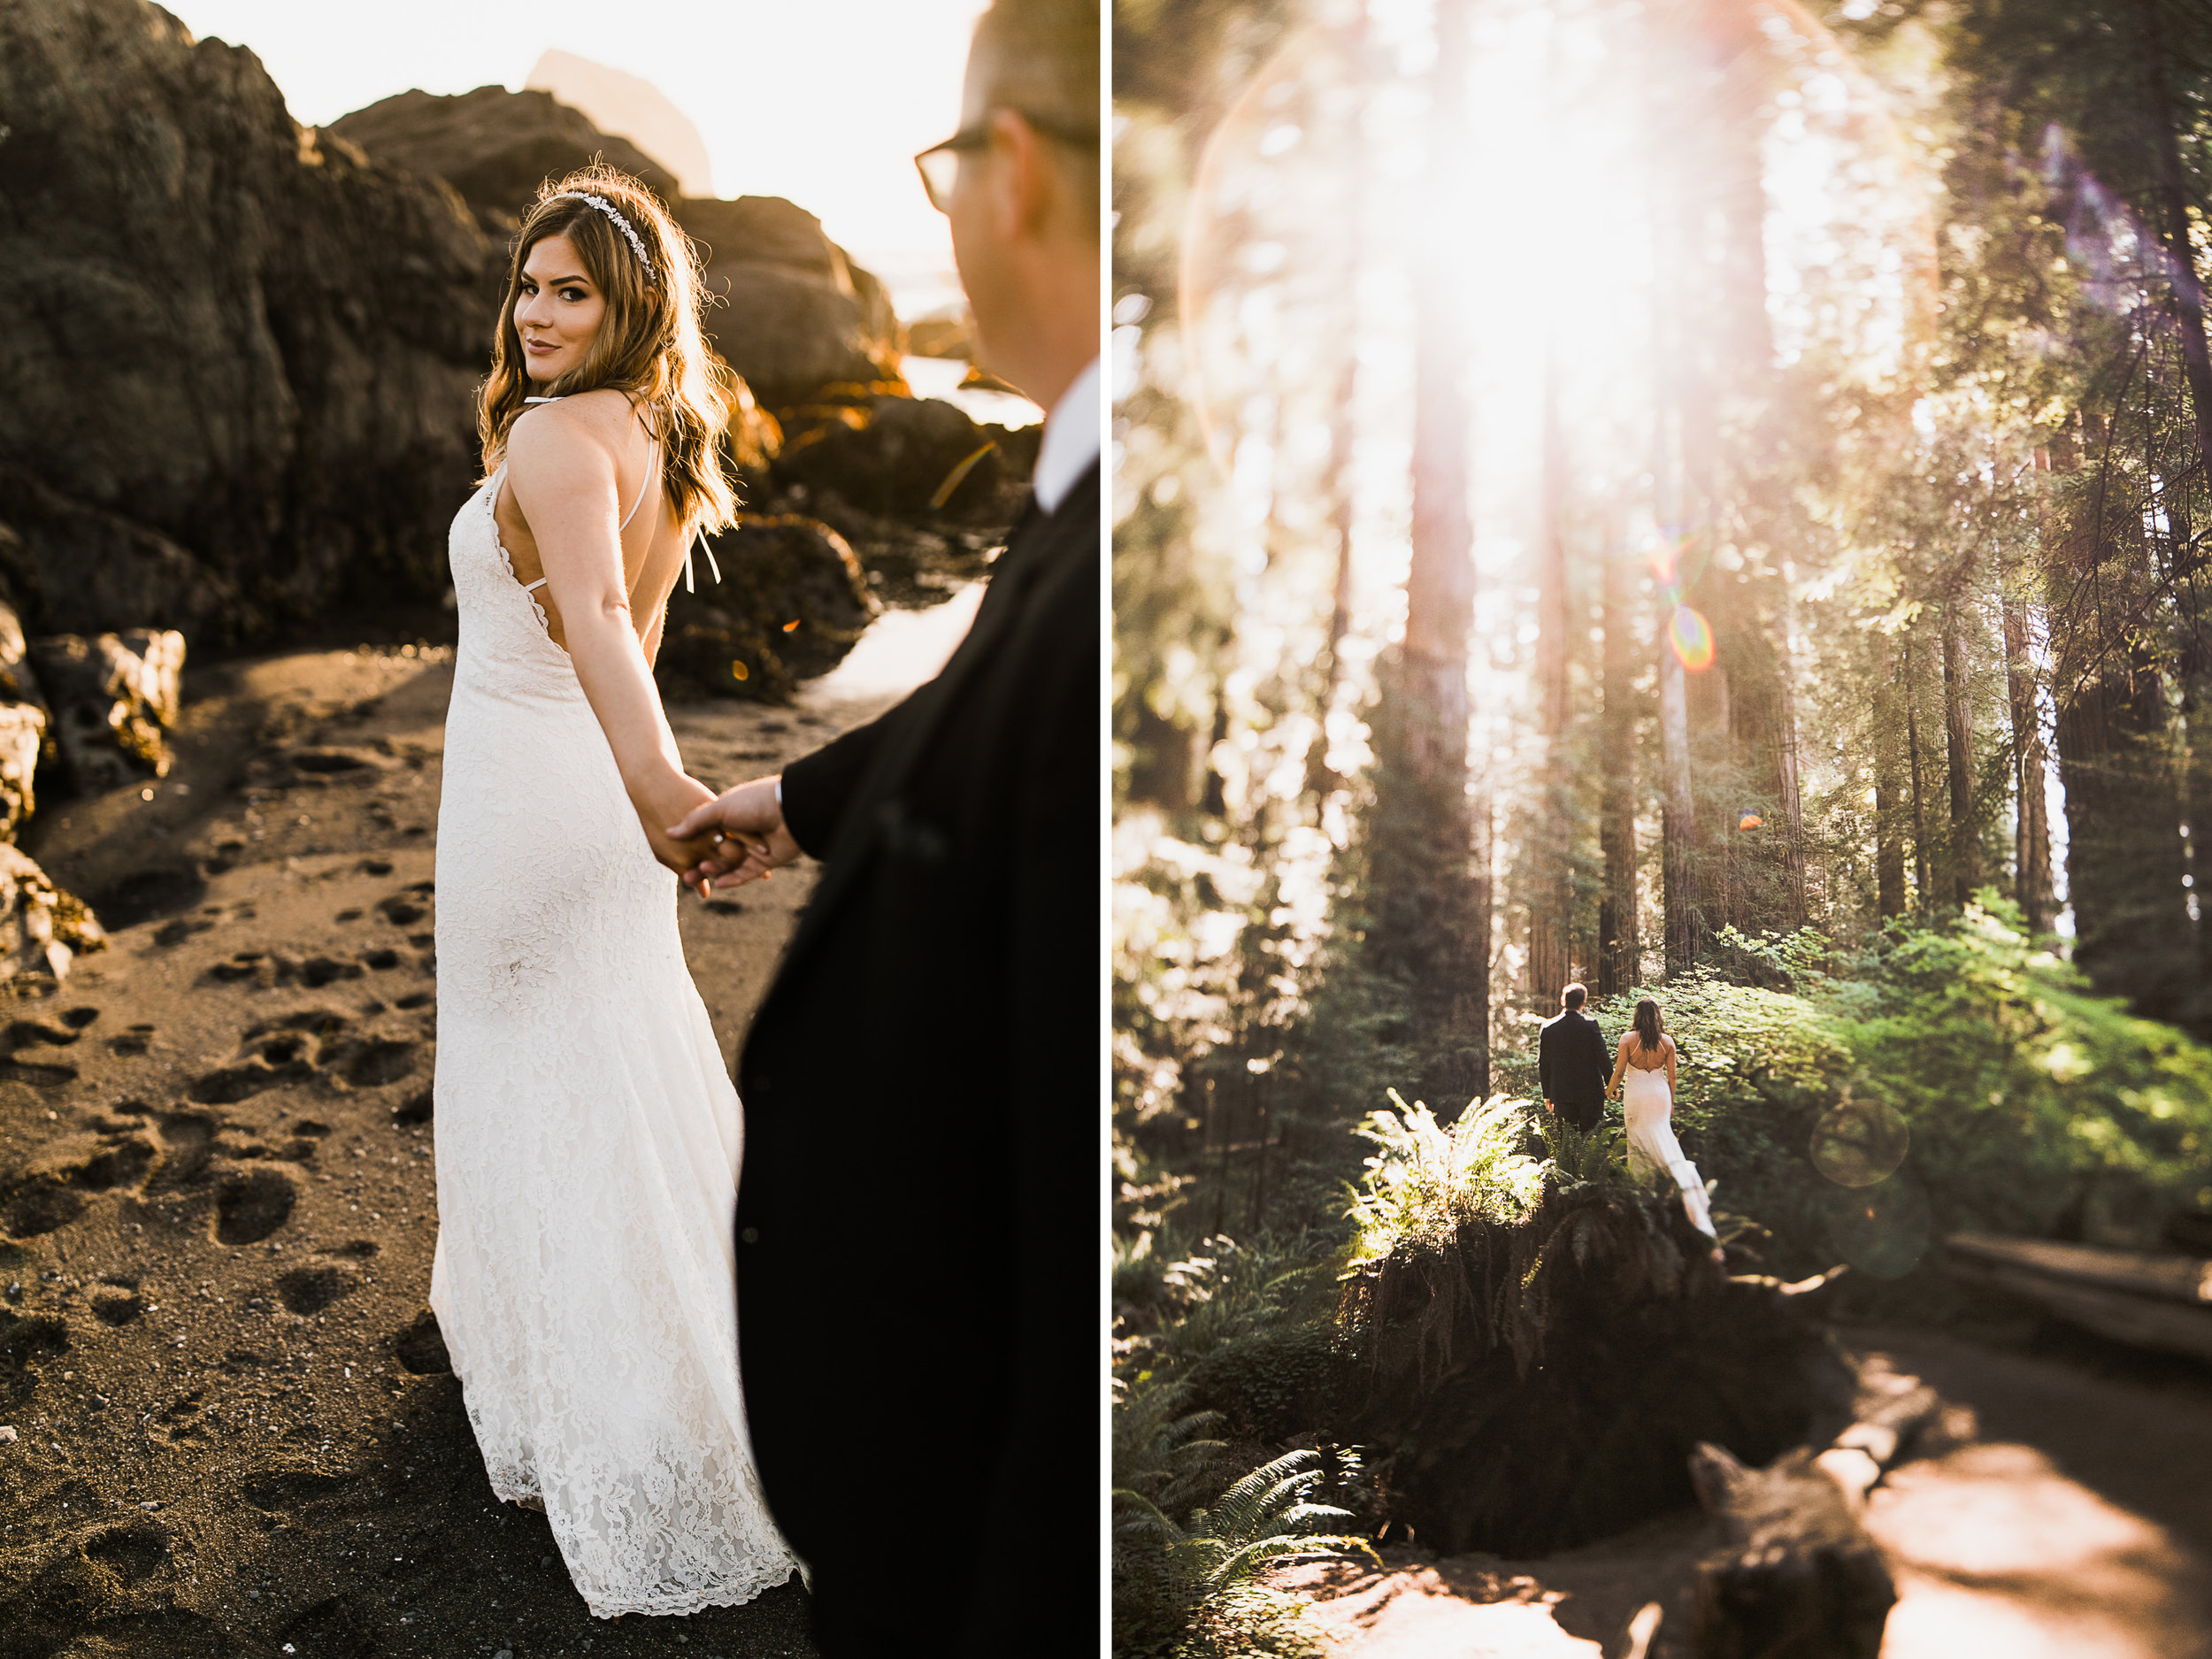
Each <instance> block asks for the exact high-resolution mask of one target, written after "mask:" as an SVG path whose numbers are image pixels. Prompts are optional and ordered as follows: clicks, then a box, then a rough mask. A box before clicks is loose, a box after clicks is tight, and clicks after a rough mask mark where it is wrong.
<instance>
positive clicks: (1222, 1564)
mask: <svg viewBox="0 0 2212 1659" xmlns="http://www.w3.org/2000/svg"><path fill="white" fill-rule="evenodd" d="M1170 1426H1171V1427H1172V1425H1170ZM1338 1461H1339V1463H1340V1467H1341V1468H1345V1469H1346V1471H1347V1472H1348V1460H1347V1459H1344V1458H1342V1457H1340V1459H1339V1460H1338ZM1329 1472H1330V1471H1328V1470H1327V1469H1326V1468H1325V1466H1324V1463H1323V1461H1322V1458H1321V1455H1320V1454H1318V1453H1317V1452H1311V1451H1303V1450H1301V1451H1293V1452H1286V1453H1285V1454H1284V1455H1282V1456H1280V1457H1278V1458H1276V1459H1274V1460H1273V1461H1272V1462H1271V1463H1264V1464H1263V1465H1262V1466H1261V1467H1259V1468H1257V1469H1255V1470H1253V1471H1251V1472H1250V1473H1249V1474H1248V1475H1246V1476H1244V1477H1243V1478H1242V1479H1239V1480H1237V1481H1235V1482H1233V1483H1232V1484H1231V1485H1230V1486H1228V1487H1227V1489H1225V1491H1223V1492H1222V1493H1221V1494H1220V1495H1219V1496H1218V1497H1217V1498H1216V1499H1215V1500H1214V1501H1213V1502H1212V1503H1210V1504H1209V1505H1204V1506H1202V1507H1199V1508H1195V1509H1192V1510H1191V1511H1190V1512H1189V1513H1188V1515H1187V1517H1184V1518H1181V1519H1178V1518H1177V1517H1176V1516H1175V1515H1174V1514H1173V1513H1171V1511H1170V1510H1169V1509H1165V1508H1164V1507H1163V1506H1162V1505H1160V1504H1159V1503H1157V1502H1154V1501H1153V1499H1151V1498H1150V1497H1148V1495H1146V1494H1144V1493H1143V1492H1141V1491H1139V1490H1137V1489H1135V1488H1133V1487H1130V1486H1116V1488H1115V1491H1114V1509H1115V1524H1114V1651H1115V1652H1116V1653H1117V1654H1118V1655H1155V1654H1156V1655H1172V1656H1173V1659H1199V1655H1231V1654H1255V1655H1256V1654H1272V1655H1282V1656H1283V1659H1291V1656H1292V1655H1309V1654H1310V1655H1318V1653H1319V1652H1320V1647H1319V1645H1318V1643H1317V1641H1316V1640H1315V1639H1314V1636H1313V1633H1312V1632H1311V1631H1310V1628H1308V1627H1306V1626H1305V1625H1304V1624H1303V1620H1302V1617H1301V1616H1300V1613H1299V1609H1298V1603H1297V1602H1296V1601H1295V1600H1294V1598H1292V1597H1288V1596H1285V1595H1283V1594H1280V1593H1279V1592H1275V1591H1271V1590H1270V1589H1268V1588H1267V1587H1266V1586H1265V1585H1264V1584H1263V1583H1262V1582H1261V1579H1262V1578H1263V1575H1264V1574H1265V1573H1266V1572H1267V1571H1269V1570H1271V1568H1273V1567H1276V1566H1278V1565H1279V1564H1281V1563H1284V1562H1286V1561H1288V1560H1291V1559H1293V1558H1295V1557H1298V1556H1304V1555H1344V1556H1356V1557H1359V1558H1362V1559H1364V1560H1366V1561H1368V1562H1370V1563H1373V1564H1374V1565H1376V1566H1378V1567H1379V1566H1380V1565H1381V1564H1382V1563H1381V1560H1380V1558H1379V1556H1377V1555H1376V1554H1375V1551H1374V1547H1373V1546H1372V1545H1371V1544H1370V1543H1369V1542H1368V1541H1367V1540H1365V1539H1363V1538H1361V1537H1358V1536H1357V1535H1356V1534H1351V1533H1341V1532H1317V1531H1315V1530H1313V1529H1314V1528H1315V1527H1317V1525H1320V1524H1322V1523H1325V1522H1329V1521H1344V1520H1349V1519H1350V1518H1351V1514H1350V1511H1348V1510H1347V1509H1340V1508H1339V1507H1338V1506H1336V1505H1334V1504H1330V1503H1320V1502H1315V1501H1314V1498H1315V1488H1316V1487H1317V1486H1319V1485H1320V1484H1321V1483H1322V1482H1323V1480H1324V1479H1326V1478H1327V1476H1328V1474H1329Z"/></svg>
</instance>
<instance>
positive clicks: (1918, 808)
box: [1905, 621, 1934, 916]
mask: <svg viewBox="0 0 2212 1659" xmlns="http://www.w3.org/2000/svg"><path fill="white" fill-rule="evenodd" d="M1918 627H1919V624H1918V622H1917V621H1916V622H1914V624H1913V625H1912V626H1910V627H1909V628H1908V629H1907V630H1906V633H1905V752H1906V754H1907V755H1909V757H1911V759H1912V874H1913V883H1914V888H1915V891H1914V895H1913V898H1914V906H1915V908H1916V909H1917V910H1919V912H1920V913H1921V914H1922V915H1923V916H1925V915H1926V914H1927V913H1928V912H1929V911H1930V910H1932V909H1933V908H1934V896H1933V894H1932V891H1931V887H1932V880H1931V878H1930V876H1929V873H1928V795H1927V791H1926V789H1925V788H1924V787H1923V784H1924V780H1923V778H1922V776H1921V771H1920V686H1919V683H1918V679H1917V676H1916V675H1915V674H1914V672H1913V667H1914V658H1915V657H1916V655H1917V653H1916V652H1915V651H1914V650H1913V634H1915V633H1916V631H1917V630H1918Z"/></svg>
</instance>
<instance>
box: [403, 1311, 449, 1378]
mask: <svg viewBox="0 0 2212 1659" xmlns="http://www.w3.org/2000/svg"><path fill="white" fill-rule="evenodd" d="M392 1353H393V1355H394V1356H396V1358H397V1359H398V1361H399V1363H400V1364H401V1365H402V1366H403V1367H404V1368H405V1369H406V1370H407V1371H409V1372H410V1373H411V1374H412V1375H414V1376H417V1377H442V1376H444V1375H445V1374H446V1373H447V1372H448V1371H451V1370H452V1369H453V1361H452V1359H451V1358H450V1357H449V1356H448V1355H447V1353H446V1351H445V1336H444V1333H442V1332H441V1331H440V1330H439V1329H438V1316H437V1315H436V1314H434V1313H433V1312H431V1311H430V1310H429V1309H427V1308H425V1309H424V1310H422V1311H421V1312H420V1313H419V1314H417V1315H416V1316H415V1319H414V1323H413V1324H411V1325H407V1326H405V1327H404V1328H403V1329H402V1330H400V1331H398V1332H397V1333H395V1334H394V1335H393V1337H392Z"/></svg>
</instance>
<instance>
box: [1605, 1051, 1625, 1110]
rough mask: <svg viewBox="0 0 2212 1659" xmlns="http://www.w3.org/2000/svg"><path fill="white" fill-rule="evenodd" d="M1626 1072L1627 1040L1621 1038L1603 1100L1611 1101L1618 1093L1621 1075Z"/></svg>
mask: <svg viewBox="0 0 2212 1659" xmlns="http://www.w3.org/2000/svg"><path fill="white" fill-rule="evenodd" d="M1627 1070H1628V1039H1627V1037H1625V1036H1623V1037H1622V1039H1621V1040H1620V1042H1619V1044H1618V1045H1617V1048H1616V1051H1615V1056H1614V1060H1613V1075H1612V1076H1611V1077H1610V1078H1609V1079H1607V1081H1606V1085H1605V1098H1606V1099H1608V1100H1611V1099H1612V1098H1613V1096H1614V1095H1615V1094H1618V1093H1619V1092H1620V1087H1621V1073H1622V1072H1624V1071H1627Z"/></svg>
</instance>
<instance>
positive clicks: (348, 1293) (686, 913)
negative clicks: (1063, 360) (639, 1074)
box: [0, 599, 972, 1659]
mask: <svg viewBox="0 0 2212 1659" xmlns="http://www.w3.org/2000/svg"><path fill="white" fill-rule="evenodd" d="M971 607H972V601H970V600H967V599H960V600H955V601H954V602H952V603H948V604H946V605H944V606H942V607H941V608H940V609H939V610H937V611H932V612H927V613H921V614H915V613H902V612H895V613H893V614H892V616H891V617H890V618H887V621H888V623H889V625H890V626H886V627H883V628H881V629H880V630H879V635H872V637H871V639H870V640H868V641H864V642H863V644H862V646H861V647H860V649H858V650H856V652H855V653H854V655H853V657H852V658H851V659H849V664H848V666H847V668H845V669H841V670H840V672H838V674H836V675H833V676H832V677H830V678H829V679H828V680H824V681H819V682H817V683H816V684H815V685H814V686H813V687H810V689H809V691H808V693H807V695H805V697H804V698H803V701H802V702H801V703H800V704H799V705H798V706H797V707H795V708H793V709H789V710H775V709H767V708H762V707H758V706H755V705H745V704H715V705H710V706H693V707H687V708H680V709H678V710H674V711H673V714H672V723H673V724H674V726H675V727H676V731H677V735H678V737H679V740H680V742H681V744H682V746H683V749H684V753H685V756H686V758H687V762H688V764H690V765H691V766H692V768H693V770H694V772H695V773H696V775H698V776H700V777H702V778H703V779H704V780H707V781H709V782H710V783H714V784H716V785H718V786H721V785H725V784H727V783H731V782H734V781H737V780H740V779H741V778H744V777H748V776H752V775H755V774H757V773H758V772H764V771H769V770H772V769H773V768H774V767H775V766H776V765H777V764H780V763H781V762H783V761H786V760H788V759H790V758H792V757H795V756H796V755H798V754H802V753H804V752H805V751H806V750H808V749H812V748H814V747H816V746H817V745H818V744H819V743H820V742H822V741H825V740H826V739H827V738H828V737H830V736H832V735H834V734H835V733H837V732H839V731H841V730H844V729H847V728H848V727H849V726H853V725H855V724H857V723H859V722H860V721H862V720H864V719H865V718H870V717H872V715H873V714H875V713H876V712H878V711H879V710H881V709H882V708H884V707H886V706H887V705H888V704H889V703H890V702H892V701H894V700H895V698H896V696H897V695H900V694H901V693H902V690H903V689H904V688H905V687H907V686H909V685H910V684H912V683H914V681H915V680H918V679H919V678H921V677H923V676H924V675H926V673H927V672H929V671H930V670H931V668H932V667H933V665H934V661H935V660H938V659H941V656H942V654H943V653H944V651H946V650H948V649H949V646H950V643H951V641H953V640H954V639H956V637H957V634H958V631H959V630H960V629H961V628H962V627H963V626H964V622H965V617H966V614H967V613H968V611H969V610H970V609H971ZM450 684H451V670H450V667H449V653H447V652H441V651H437V650H434V649H433V650H429V651H426V652H420V653H418V652H415V651H413V650H412V649H409V650H408V652H407V653H406V654H402V653H401V652H400V651H398V650H396V649H393V648H391V647H380V648H373V649H359V650H353V651H342V650H338V651H299V652H292V653H288V654H284V655H279V656H273V657H265V658H260V659H254V660H248V661H238V662H231V663H221V664H208V665H205V666H203V667H198V668H190V667H188V671H187V682H186V694H187V705H186V709H185V711H184V715H183V719H182V725H181V728H180V733H179V734H178V743H177V751H178V764H177V766H176V769H175V771H174V772H173V774H172V776H171V777H170V778H169V779H168V780H165V781H164V782H163V783H162V784H160V785H158V786H155V787H150V788H147V789H145V790H138V789H129V790H119V791H116V792H114V793H112V794H111V795H106V796H103V797H100V798H97V799H92V800H78V801H72V802H67V803H52V804H50V806H49V807H48V808H47V809H46V810H42V812H41V813H40V815H39V816H38V818H36V819H35V820H34V825H33V831H34V833H32V834H30V835H27V837H26V838H25V840H26V848H27V850H28V851H30V852H31V853H32V855H33V856H35V857H37V858H39V859H40V860H41V861H42V863H44V864H46V865H47V867H48V868H49V869H50V871H51V872H53V873H54V875H55V877H56V879H58V880H59V881H61V882H62V883H63V884H64V885H65V886H67V887H72V888H73V889H75V890H77V891H79V892H82V893H86V894H88V895H103V894H105V895H110V896H111V904H112V906H113V908H112V910H111V917H112V918H113V919H115V920H116V921H118V922H119V923H121V924H122V925H120V926H116V927H115V929H114V940H113V943H112V944H111V947H110V949H108V950H106V951H105V952H103V953H101V954H98V955H96V956H89V957H87V958H84V959H83V960H82V962H81V964H80V966H79V968H78V970H77V972H75V973H73V975H72V976H71V977H70V979H69V980H68V981H67V983H66V984H65V986H64V987H63V988H62V990H61V992H60V994H59V995H58V996H57V997H55V998H53V999H52V1000H51V1001H50V1002H42V1003H32V1004H17V1005H15V1006H14V1007H12V1008H11V1009H10V1010H6V1011H5V1012H4V1013H0V1019H12V1020H16V1021H19V1022H24V1023H25V1025H28V1026H29V1027H35V1029H25V1028H24V1025H19V1026H18V1028H17V1029H16V1031H15V1032H14V1033H13V1039H12V1046H13V1048H14V1054H13V1056H12V1058H10V1059H8V1060H5V1061H4V1062H0V1233H4V1234H5V1236H6V1240H7V1241H6V1242H0V1294H4V1297H5V1300H4V1302H0V1424H5V1425H9V1426H11V1427H12V1428H13V1429H14V1430H15V1431H16V1436H15V1438H14V1439H13V1440H5V1438H4V1437H0V1659H50V1656H56V1659H58V1656H66V1659H93V1655H103V1656H105V1655H148V1656H149V1659H152V1656H154V1655H159V1656H160V1659H198V1656H200V1655H206V1656H207V1659H217V1656H221V1659H230V1656H231V1655H280V1654H287V1653H290V1654H297V1655H317V1656H318V1659H357V1656H359V1655H423V1656H424V1659H447V1656H448V1655H485V1659H492V1656H493V1655H497V1654H500V1653H503V1652H504V1653H508V1654H511V1655H516V1656H517V1659H528V1656H530V1655H555V1654H584V1653H588V1654H591V1655H595V1656H603V1655H633V1654H648V1653H650V1654H672V1653H685V1654H697V1655H723V1656H724V1659H738V1656H739V1655H802V1654H810V1653H811V1652H812V1651H813V1648H812V1645H811V1642H810V1639H809V1637H808V1634H807V1631H808V1619H807V1616H806V1610H805V1605H804V1594H803V1591H802V1590H800V1588H799V1587H798V1586H797V1585H796V1584H795V1583H794V1584H792V1585H790V1586H787V1587H785V1588H781V1589H779V1590H776V1591H772V1592H771V1593H769V1594H767V1595H765V1596H764V1597H763V1598H762V1599H761V1600H759V1601H756V1602H754V1603H753V1604H751V1605H750V1606H748V1607H745V1608H741V1609H720V1610H715V1611H710V1612H708V1613H704V1614H701V1615H697V1616H695V1617H692V1618H689V1619H686V1620H681V1621H676V1620H648V1619H643V1618H636V1617H633V1618H628V1619H625V1620H622V1621H620V1622H618V1623H614V1624H609V1623H604V1622H601V1621H596V1620H594V1619H592V1618H590V1617H588V1614H587V1613H586V1612H585V1609H584V1607H583V1603H582V1601H581V1600H580V1598H579V1597H578V1596H577V1595H576V1594H575V1592H574V1590H573V1589H572V1587H571V1586H570V1585H569V1583H568V1580H567V1577H566V1574H565V1572H564V1571H563V1570H562V1568H561V1565H560V1563H559V1560H558V1557H557V1552H556V1551H555V1549H554V1546H553V1544H552V1540H551V1536H550V1533H549V1531H548V1529H547V1526H546V1523H545V1521H544V1520H543V1519H542V1517H538V1516H534V1515H528V1514H524V1513H522V1512H519V1511H517V1510H514V1509H510V1508H507V1507H505V1506H499V1505H495V1503H494V1502H493V1501H492V1498H491V1494H490V1490H489V1488H488V1486H487V1484H486V1482H485V1479H484V1475H483V1471H482V1466H481V1464H480V1462H479V1460H478V1459H477V1456H476V1454H475V1448H474V1443H473V1440H472V1438H471V1436H470V1433H469V1430H468V1426H467V1423H466V1419H465V1416H464V1415H463V1412H462V1409H461V1402H460V1393H459V1388H458V1385H457V1383H456V1381H455V1379H453V1377H452V1376H451V1374H450V1373H449V1371H447V1370H446V1369H445V1366H444V1362H443V1354H442V1347H441V1345H439V1344H438V1343H437V1342H436V1341H435V1340H434V1337H433V1336H432V1335H431V1334H430V1333H429V1332H428V1331H427V1330H426V1327H425V1325H424V1324H423V1323H422V1313H423V1308H424V1301H425V1297H426V1293H427V1289H428V1282H429V1271H430V1256H431V1247H432V1245H433V1243H434V1238H435V1221H436V1215H435V1194H434V1168H433V1158H434V1140H435V1125H434V1124H433V1123H431V1122H429V1121H428V1118H429V1095H428V1091H429V1085H430V1079H431V1074H432V1070H433V1066H434V1058H435V1044H436V1030H435V1006H434V973H435V966H434V960H433V956H432V952H431V949H430V945H431V929H432V926H433V917H434V904H435V902H436V898H435V894H434V890H433V889H432V887H431V883H432V881H433V870H434V861H435V847H434V841H435V826H436V821H437V803H438V800H439V795H440V790H441V788H442V784H443V779H442V774H441V766H440V760H441V754H442V722H443V718H444V710H445V703H446V699H447V696H448V694H449V687H450ZM302 758H304V759H305V760H306V763H307V764H306V765H305V766H304V767H303V766H302V765H300V764H296V763H297V762H298V761H299V760H300V759H302ZM810 885H811V877H810V873H808V872H805V870H804V869H803V868H802V869H800V870H795V871H789V872H783V873H781V874H780V875H778V876H777V877H775V878H774V879H772V880H770V881H768V882H766V883H761V884H756V885H754V886H752V887H748V888H746V889H744V890H743V891H742V892H741V893H739V894H735V895H731V896H730V897H729V898H727V899H721V900H717V901H715V902H712V903H711V904H710V905H707V906H701V905H699V904H698V903H696V902H686V904H685V905H684V907H683V909H682V911H681V914H682V918H683V920H682V931H683V937H684V941H685V947H686V952H687V956H688V957H689V959H690V962H691V965H692V969H693V972H694V974H695V978H696V979H697V980H698V982H699V985H700V988H701V991H702V994H703V997H704V999H705V1001H706V1002H707V1006H708V1010H709V1013H710V1017H711V1018H712V1019H713V1021H714V1025H715V1029H716V1032H717V1034H718V1037H719V1038H720V1039H721V1041H722V1045H723V1047H724V1048H725V1050H726V1051H728V1050H731V1049H733V1048H734V1046H735V1044H736V1042H737V1041H738V1040H739V1038H740V1037H741V1034H742V1031H743V1027H744V1025H745V1024H746V1022H747V1021H749V1019H750V1018H751V1015H752V1011H753V1009H754V1007H755V1006H756V1004H757V1002H758V999H759V997H760V995H761V993H762V992H763V990H764V988H765V986H766V983H767V980H768V978H769V976H770V974H771V972H772V970H773V966H774V962H775V958H776V956H777V954H778V952H779V951H780V949H781V948H782V945H783V943H784V942H785V941H786V939H787V936H788V933H789V930H790V927H791V925H792V921H793V919H794V918H795V915H796V913H797V910H798V909H799V907H800V905H801V904H802V903H803V900H804V898H805V896H806V894H807V892H808V890H809V889H810ZM134 914H138V915H139V917H140V918H139V919H135V920H134V919H132V918H133V916H134Z"/></svg>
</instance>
